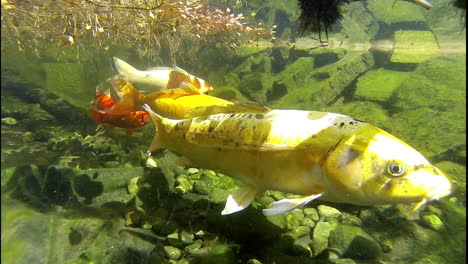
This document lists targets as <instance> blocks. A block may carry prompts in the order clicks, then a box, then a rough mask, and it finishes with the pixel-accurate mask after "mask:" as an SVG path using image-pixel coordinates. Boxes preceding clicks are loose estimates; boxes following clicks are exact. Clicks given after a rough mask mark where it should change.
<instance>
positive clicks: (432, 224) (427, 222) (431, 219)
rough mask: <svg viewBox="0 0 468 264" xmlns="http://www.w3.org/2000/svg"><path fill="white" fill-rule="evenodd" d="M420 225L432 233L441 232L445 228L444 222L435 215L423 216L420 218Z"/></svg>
mask: <svg viewBox="0 0 468 264" xmlns="http://www.w3.org/2000/svg"><path fill="white" fill-rule="evenodd" d="M420 221H421V224H422V225H423V226H425V227H427V228H430V229H432V230H434V231H439V232H440V231H442V230H444V228H445V225H444V222H442V220H440V218H439V217H438V216H437V215H436V214H423V215H422V216H421V220H420Z"/></svg>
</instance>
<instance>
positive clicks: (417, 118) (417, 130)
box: [390, 108, 466, 158]
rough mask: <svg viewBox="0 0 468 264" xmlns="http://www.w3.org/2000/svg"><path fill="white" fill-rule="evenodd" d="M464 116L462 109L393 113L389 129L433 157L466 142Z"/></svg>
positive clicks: (424, 153) (423, 109) (426, 155)
mask: <svg viewBox="0 0 468 264" xmlns="http://www.w3.org/2000/svg"><path fill="white" fill-rule="evenodd" d="M464 118H465V115H464V113H460V112H439V111H435V110H432V109H429V108H420V109H416V110H410V111H406V112H402V113H399V114H396V115H394V116H392V122H391V123H392V124H393V128H392V131H390V132H391V133H392V134H393V135H396V136H398V137H399V138H401V139H403V140H404V141H405V142H408V144H410V145H411V146H412V147H414V148H415V149H417V150H419V152H421V154H423V155H424V156H425V157H427V158H430V157H432V156H435V155H439V154H441V153H443V152H446V151H447V150H450V149H452V148H456V147H457V146H459V145H463V144H466V137H465V123H464V122H463V121H462V120H464ZM447 128H450V129H447Z"/></svg>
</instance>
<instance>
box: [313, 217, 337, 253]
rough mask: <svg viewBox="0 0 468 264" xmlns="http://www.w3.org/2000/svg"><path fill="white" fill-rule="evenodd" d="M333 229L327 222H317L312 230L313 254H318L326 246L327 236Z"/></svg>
mask: <svg viewBox="0 0 468 264" xmlns="http://www.w3.org/2000/svg"><path fill="white" fill-rule="evenodd" d="M332 230H333V225H332V224H330V223H328V222H317V224H316V225H315V227H314V230H313V231H312V250H313V252H314V255H318V254H320V252H322V250H324V249H326V248H327V247H328V237H329V236H330V233H331V231H332Z"/></svg>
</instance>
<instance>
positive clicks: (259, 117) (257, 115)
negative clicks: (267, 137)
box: [255, 114, 265, 119]
mask: <svg viewBox="0 0 468 264" xmlns="http://www.w3.org/2000/svg"><path fill="white" fill-rule="evenodd" d="M264 117H265V115H263V114H255V118H256V119H263V118H264Z"/></svg>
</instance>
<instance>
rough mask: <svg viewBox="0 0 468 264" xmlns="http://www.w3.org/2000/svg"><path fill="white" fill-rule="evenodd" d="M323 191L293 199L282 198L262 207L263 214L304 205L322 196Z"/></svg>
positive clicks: (282, 212)
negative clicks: (266, 207) (264, 207)
mask: <svg viewBox="0 0 468 264" xmlns="http://www.w3.org/2000/svg"><path fill="white" fill-rule="evenodd" d="M322 195H323V193H316V194H312V195H309V196H305V197H300V198H295V199H283V200H280V201H276V202H274V203H273V204H272V205H271V207H270V208H268V209H263V214H264V215H265V216H273V215H280V214H284V213H286V212H289V211H291V210H293V209H295V208H297V207H299V206H302V205H305V204H307V203H309V202H310V201H312V200H315V199H317V198H319V197H320V196H322Z"/></svg>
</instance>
